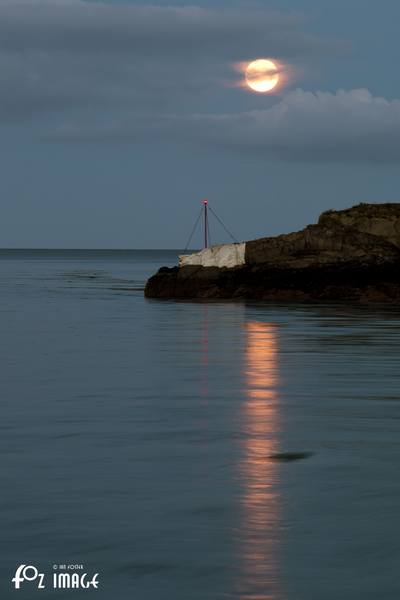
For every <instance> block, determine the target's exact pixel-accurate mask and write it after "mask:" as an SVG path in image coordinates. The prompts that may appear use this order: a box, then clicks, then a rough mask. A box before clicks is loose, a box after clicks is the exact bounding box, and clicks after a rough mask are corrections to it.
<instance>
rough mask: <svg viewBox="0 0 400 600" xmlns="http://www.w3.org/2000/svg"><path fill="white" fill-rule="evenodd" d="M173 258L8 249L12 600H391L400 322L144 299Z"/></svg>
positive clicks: (5, 399)
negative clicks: (147, 287) (145, 291)
mask: <svg viewBox="0 0 400 600" xmlns="http://www.w3.org/2000/svg"><path fill="white" fill-rule="evenodd" d="M177 255H178V251H172V250H167V251H163V250H148V251H147V250H146V251H144V250H132V251H130V250H129V251H128V250H127V251H125V250H114V251H106V250H101V251H97V250H2V251H0V286H1V288H0V289H1V293H0V335H1V343H0V369H1V378H0V399H1V413H0V414H1V418H0V556H1V560H0V598H1V599H2V600H9V599H13V598H18V599H19V600H31V599H32V598H38V599H40V598H44V599H46V598H52V599H53V598H54V599H60V600H67V599H71V600H85V599H86V598H96V599H98V600H223V599H224V600H229V599H232V600H358V599H360V600H361V599H362V600H378V599H379V600H395V599H396V598H399V594H400V581H399V573H400V541H399V540H400V310H399V309H398V308H395V307H387V306H379V305H375V306H362V305H360V306H350V305H345V304H342V305H326V304H279V303H273V304H269V303H255V302H254V303H253V302H216V301H215V302H182V301H165V300H164V301H162V300H149V299H145V297H144V294H143V289H144V285H145V281H146V279H147V278H148V277H149V276H150V275H152V274H153V273H154V272H155V271H156V270H157V269H158V268H159V267H161V266H165V265H166V266H171V265H174V264H176V263H177ZM74 574H75V577H73V575H74ZM60 575H61V577H60ZM13 580H14V581H13ZM68 585H69V586H70V587H67V586H68Z"/></svg>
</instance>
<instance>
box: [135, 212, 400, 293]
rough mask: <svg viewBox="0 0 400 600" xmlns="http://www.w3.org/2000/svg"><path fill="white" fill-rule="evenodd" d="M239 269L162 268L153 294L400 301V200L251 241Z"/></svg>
mask: <svg viewBox="0 0 400 600" xmlns="http://www.w3.org/2000/svg"><path fill="white" fill-rule="evenodd" d="M245 263H246V264H245V265H244V266H240V267H235V268H229V269H228V268H218V267H202V266H195V265H191V266H184V267H181V268H178V267H174V268H172V269H168V268H166V267H163V268H162V269H160V270H159V271H158V273H157V274H156V275H154V276H153V277H151V278H150V279H149V281H148V282H147V285H146V289H145V294H146V296H147V297H153V298H180V299H194V298H199V299H209V298H220V299H241V298H243V299H252V300H257V299H258V300H279V301H335V302H336V301H346V302H355V301H357V302H396V303H398V302H400V278H399V275H400V204H380V205H370V204H361V205H359V206H355V207H353V208H351V209H348V210H344V211H328V212H325V213H323V214H322V215H321V216H320V218H319V221H318V223H317V224H316V225H309V226H308V227H306V228H305V229H303V230H302V231H298V232H295V233H289V234H286V235H280V236H277V237H268V238H261V239H258V240H253V241H250V242H247V243H246V252H245Z"/></svg>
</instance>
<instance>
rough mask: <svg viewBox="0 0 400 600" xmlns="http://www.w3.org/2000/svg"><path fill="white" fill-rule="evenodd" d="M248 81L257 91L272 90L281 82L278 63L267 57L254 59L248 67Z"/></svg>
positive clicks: (250, 86)
mask: <svg viewBox="0 0 400 600" xmlns="http://www.w3.org/2000/svg"><path fill="white" fill-rule="evenodd" d="M246 83H247V85H248V86H249V88H251V89H252V90H254V91H255V92H259V93H266V92H270V91H272V90H273V89H274V88H275V87H276V86H277V85H278V83H279V72H278V67H277V65H276V64H275V63H274V62H272V60H268V59H266V58H259V59H257V60H253V61H252V62H251V63H249V64H248V65H247V67H246Z"/></svg>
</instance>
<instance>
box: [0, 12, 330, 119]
mask: <svg viewBox="0 0 400 600" xmlns="http://www.w3.org/2000/svg"><path fill="white" fill-rule="evenodd" d="M304 27H305V20H304V18H303V17H301V16H299V15H296V14H290V13H281V12H277V11H270V10H265V9H262V8H261V9H260V8H252V9H248V8H232V7H230V8H229V9H223V8H219V9H217V8H215V9H206V8H200V7H195V6H193V7H187V6H186V7H168V6H140V5H132V4H129V5H128V4H109V3H106V2H104V3H98V2H96V3H89V2H83V1H81V0H0V117H2V118H6V119H10V118H15V119H20V118H26V117H28V118H31V117H32V116H33V115H35V114H44V115H47V114H49V113H50V112H54V111H55V112H58V111H65V110H70V109H75V108H78V109H85V110H97V109H98V108H99V107H105V108H106V109H107V110H109V111H112V110H113V109H114V110H116V111H117V110H120V107H121V106H129V107H130V109H131V110H134V109H135V108H137V109H138V110H139V111H141V110H142V108H143V106H147V107H151V106H152V105H154V107H155V108H157V111H160V110H161V109H165V108H168V109H170V108H171V105H173V104H174V102H178V101H179V102H181V103H182V104H183V102H184V101H186V100H187V98H190V97H196V95H198V94H202V93H207V92H208V91H209V92H211V91H214V93H215V91H216V90H218V88H220V87H221V82H222V81H223V80H224V78H225V79H229V77H232V78H233V77H237V74H234V73H233V72H232V73H231V71H230V68H229V67H230V63H233V62H234V61H237V60H243V59H246V58H253V57H256V56H259V55H265V54H268V55H272V56H279V57H281V58H282V59H285V58H286V59H296V58H297V59H298V58H299V57H302V56H303V57H304V56H305V55H308V56H311V55H315V54H318V55H319V54H322V53H324V52H332V51H333V50H335V51H336V50H337V48H339V47H340V44H337V43H336V42H329V41H326V40H323V39H317V38H316V37H315V36H313V35H311V34H308V33H305V32H304Z"/></svg>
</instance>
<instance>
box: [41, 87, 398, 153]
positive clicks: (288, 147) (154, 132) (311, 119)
mask: <svg viewBox="0 0 400 600" xmlns="http://www.w3.org/2000/svg"><path fill="white" fill-rule="evenodd" d="M152 138H155V139H157V140H168V141H180V142H195V143H196V144H199V143H200V144H207V145H211V146H214V147H224V148H228V149H230V150H237V151H243V152H246V153H255V154H257V155H260V156H265V157H269V158H273V159H278V160H287V161H299V162H302V161H314V162H318V161H325V162H352V163H354V162H360V163H361V162H378V163H379V162H398V161H400V100H391V101H389V100H385V99H384V98H378V97H373V96H372V95H371V93H370V92H369V91H368V90H365V89H358V90H350V91H344V90H340V91H338V92H337V93H335V94H333V93H327V92H317V93H312V92H306V91H303V90H301V89H298V90H295V91H292V92H289V93H288V94H286V95H285V96H283V97H282V98H281V99H280V100H279V101H278V102H277V103H276V104H274V105H273V106H271V107H270V108H268V109H266V110H259V111H252V112H246V113H239V114H223V115H206V114H196V115H187V116H179V115H174V116H166V115H164V116H160V117H158V118H154V117H152V118H148V119H147V120H146V119H140V120H135V121H133V122H124V123H123V125H119V126H118V125H115V124H114V125H110V126H108V127H100V128H98V129H94V130H93V129H92V130H90V129H86V130H85V128H75V127H74V126H71V127H66V128H63V129H61V130H59V131H58V132H56V133H55V134H54V135H53V136H52V139H53V140H63V141H107V140H108V141H110V140H113V141H135V140H137V141H143V140H149V139H152Z"/></svg>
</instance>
